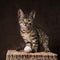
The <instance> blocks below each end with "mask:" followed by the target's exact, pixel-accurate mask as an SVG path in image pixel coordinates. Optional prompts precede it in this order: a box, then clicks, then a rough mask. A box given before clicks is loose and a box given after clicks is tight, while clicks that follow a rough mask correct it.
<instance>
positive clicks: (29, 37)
mask: <svg viewBox="0 0 60 60" xmlns="http://www.w3.org/2000/svg"><path fill="white" fill-rule="evenodd" d="M21 36H22V37H23V39H24V41H25V42H31V41H32V40H33V39H36V38H35V37H37V34H36V32H30V33H21ZM36 40H37V39H36Z"/></svg>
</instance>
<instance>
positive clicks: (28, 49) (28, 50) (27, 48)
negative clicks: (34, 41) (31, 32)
mask: <svg viewBox="0 0 60 60" xmlns="http://www.w3.org/2000/svg"><path fill="white" fill-rule="evenodd" d="M24 51H25V52H31V51H32V49H31V47H29V46H26V47H25V48H24Z"/></svg>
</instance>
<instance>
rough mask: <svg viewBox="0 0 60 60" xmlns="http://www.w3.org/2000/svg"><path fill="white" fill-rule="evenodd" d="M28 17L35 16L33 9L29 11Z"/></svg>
mask: <svg viewBox="0 0 60 60" xmlns="http://www.w3.org/2000/svg"><path fill="white" fill-rule="evenodd" d="M29 18H33V19H34V18H35V11H31V12H30V14H29Z"/></svg>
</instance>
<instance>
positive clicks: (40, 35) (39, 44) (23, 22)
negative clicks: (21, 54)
mask: <svg viewBox="0 0 60 60" xmlns="http://www.w3.org/2000/svg"><path fill="white" fill-rule="evenodd" d="M34 19H35V11H31V12H30V14H29V15H28V16H26V15H25V14H24V13H23V11H22V10H21V9H19V10H18V21H19V25H20V34H21V36H22V38H23V39H24V41H25V43H26V46H25V48H24V51H25V52H38V51H46V52H47V51H50V50H49V48H48V40H49V39H48V36H47V35H46V33H44V32H43V31H42V30H41V29H40V28H37V27H36V26H34V24H33V22H34ZM39 49H40V50H39Z"/></svg>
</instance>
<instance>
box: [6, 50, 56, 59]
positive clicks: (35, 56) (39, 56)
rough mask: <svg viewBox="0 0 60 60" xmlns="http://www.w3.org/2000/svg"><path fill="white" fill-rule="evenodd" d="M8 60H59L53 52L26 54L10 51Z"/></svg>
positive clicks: (7, 55)
mask: <svg viewBox="0 0 60 60" xmlns="http://www.w3.org/2000/svg"><path fill="white" fill-rule="evenodd" d="M6 60H57V54H54V53H52V52H37V53H26V52H23V51H16V50H8V51H7V54H6Z"/></svg>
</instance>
